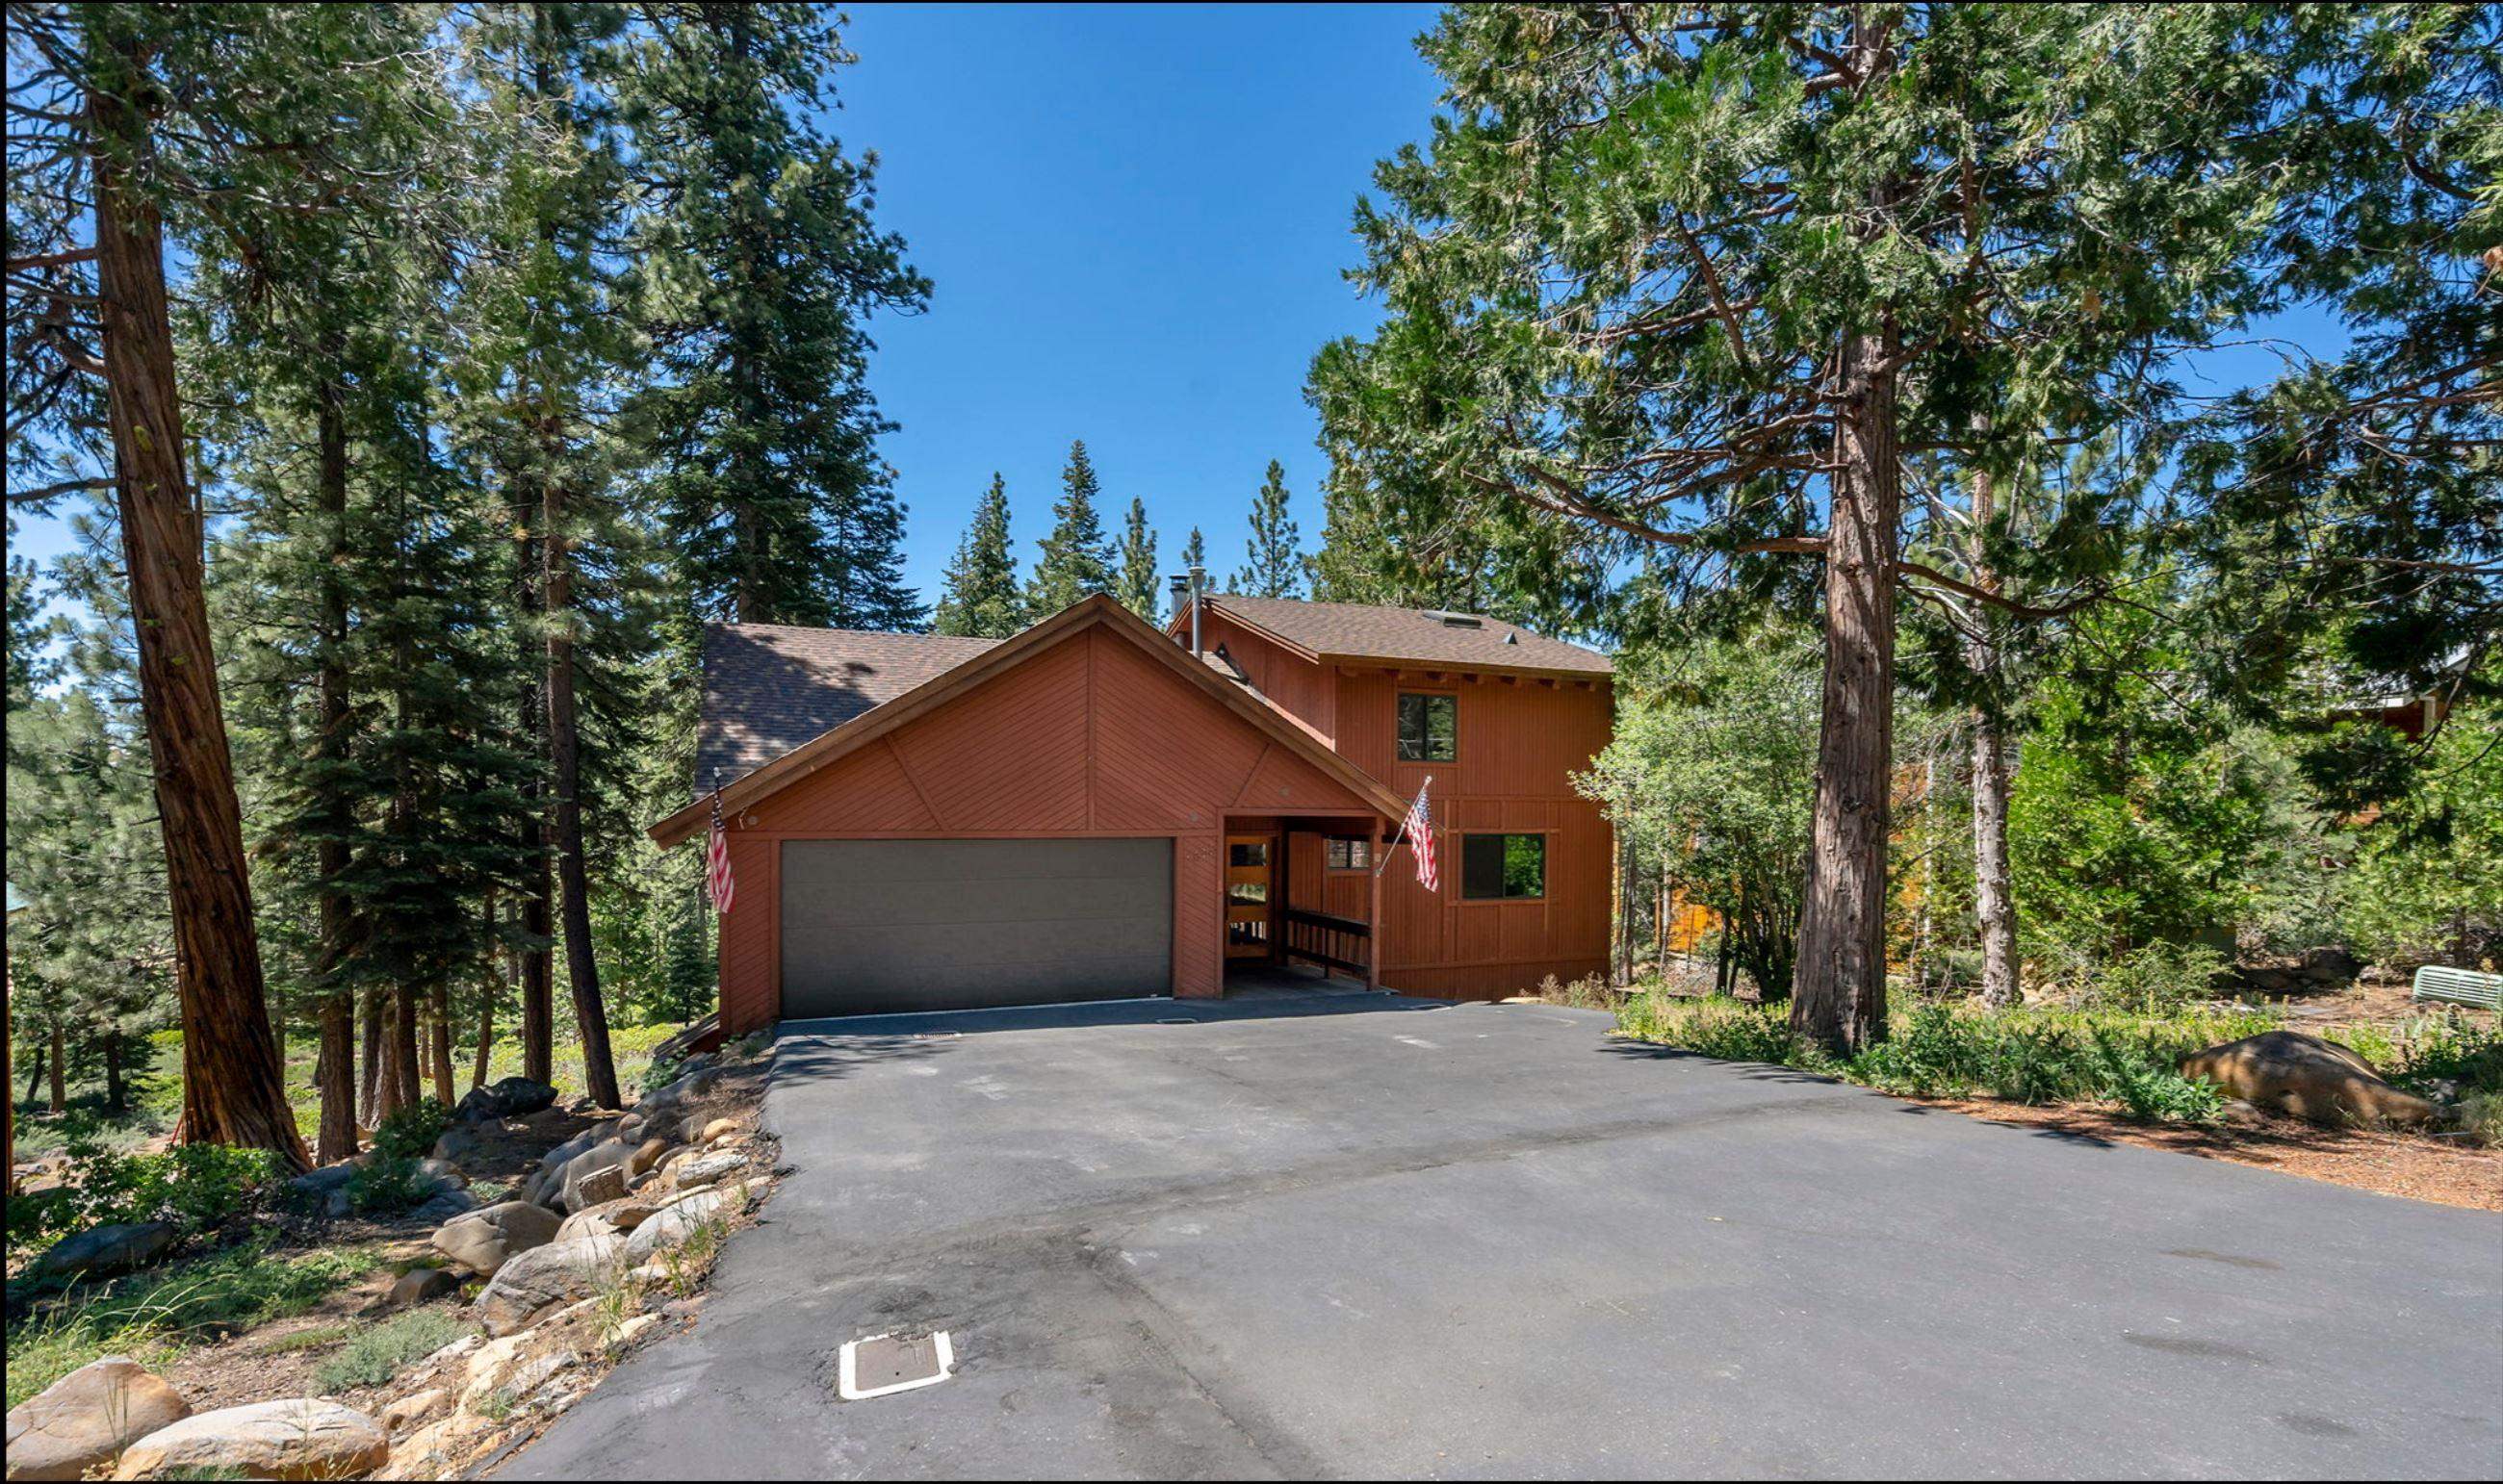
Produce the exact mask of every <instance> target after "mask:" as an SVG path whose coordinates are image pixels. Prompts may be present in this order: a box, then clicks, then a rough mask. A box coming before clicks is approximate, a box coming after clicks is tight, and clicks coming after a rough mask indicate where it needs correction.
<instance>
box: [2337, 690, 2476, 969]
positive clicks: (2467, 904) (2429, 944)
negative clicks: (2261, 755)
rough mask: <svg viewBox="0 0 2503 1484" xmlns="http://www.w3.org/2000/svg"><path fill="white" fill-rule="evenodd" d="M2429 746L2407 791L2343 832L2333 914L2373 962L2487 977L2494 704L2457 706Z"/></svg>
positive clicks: (2351, 939) (2358, 947)
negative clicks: (2345, 841)
mask: <svg viewBox="0 0 2503 1484" xmlns="http://www.w3.org/2000/svg"><path fill="white" fill-rule="evenodd" d="M2489 662H2490V661H2489ZM2372 725H2379V724H2372ZM2431 740H2432V745H2431V746H2430V747H2429V748H2427V749H2426V754H2425V757H2424V759H2423V761H2422V763H2421V765H2420V766H2419V767H2418V768H2417V770H2416V781H2415V786H2414V787H2412V788H2411V789H2409V790H2408V791H2407V792H2406V793H2404V794H2402V795H2400V796H2399V797H2397V798H2395V799H2393V800H2392V801H2391V803H2390V804H2389V806H2388V807H2387V808H2386V809H2384V810H2383V811H2382V812H2380V813H2378V814H2377V815H2375V816H2374V817H2373V818H2371V819H2369V820H2366V821H2362V822H2359V823H2358V824H2356V825H2355V826H2353V827H2352V828H2351V830H2350V834H2351V835H2352V837H2353V840H2354V845H2355V852H2354V865H2353V869H2352V871H2351V873H2350V874H2349V875H2348V876H2347V877H2346V878H2345V879H2344V880H2343V881H2342V882H2341V883H2340V895H2341V897H2342V898H2343V900H2342V901H2341V903H2340V907H2341V917H2342V919H2343V922H2344V927H2345V928H2346V933H2347V936H2348V938H2349V940H2350V941H2351V942H2352V943H2353V944H2354V946H2355V948H2356V949H2357V950H2358V951H2359V952H2361V953H2362V954H2363V955H2364V956H2365V957H2366V958H2368V959H2370V960H2373V961H2377V962H2382V963H2386V964H2393V965H2396V964H2403V963H2405V962H2407V961H2410V960H2412V959H2416V960H2425V959H2437V958H2438V959H2446V960H2449V961H2452V962H2454V963H2464V964H2470V965H2475V966H2479V967H2483V968H2486V969H2488V970H2492V969H2494V968H2496V967H2497V965H2498V961H2503V706H2498V705H2497V704H2496V703H2495V702H2493V701H2491V700H2481V701H2477V702H2474V703H2472V704H2470V705H2467V706H2463V707H2461V708H2460V709H2458V710H2456V711H2453V712H2452V713H2451V714H2450V715H2449V716H2448V717H2446V718H2445V719H2444V721H2443V723H2442V725H2441V727H2440V729H2439V730H2438V731H2436V732H2435V733H2434V735H2433V737H2432V739H2431Z"/></svg>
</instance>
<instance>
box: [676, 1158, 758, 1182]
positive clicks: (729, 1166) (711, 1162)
mask: <svg viewBox="0 0 2503 1484" xmlns="http://www.w3.org/2000/svg"><path fill="white" fill-rule="evenodd" d="M746 1167H747V1156H746V1155H744V1154H741V1153H740V1152H738V1151H737V1150H736V1149H724V1150H719V1151H717V1152H715V1153H712V1154H700V1155H698V1156H696V1157H695V1158H694V1159H692V1160H687V1161H684V1162H682V1163H680V1164H677V1165H676V1166H674V1169H675V1173H674V1176H673V1178H674V1179H675V1180H676V1181H677V1184H678V1189H680V1190H682V1191H691V1190H695V1189H698V1188H699V1187H702V1186H706V1185H710V1184H712V1183H713V1182H714V1181H716V1180H719V1179H721V1178H722V1177H723V1176H725V1175H734V1174H737V1172H738V1171H740V1170H742V1169H745V1168H746Z"/></svg>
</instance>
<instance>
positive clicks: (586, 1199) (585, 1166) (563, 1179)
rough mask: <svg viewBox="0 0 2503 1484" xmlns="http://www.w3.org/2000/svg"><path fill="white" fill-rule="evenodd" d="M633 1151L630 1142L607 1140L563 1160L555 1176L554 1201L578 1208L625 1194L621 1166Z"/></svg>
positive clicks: (623, 1175) (631, 1155)
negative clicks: (563, 1163)
mask: <svg viewBox="0 0 2503 1484" xmlns="http://www.w3.org/2000/svg"><path fill="white" fill-rule="evenodd" d="M632 1158H634V1145H632V1144H629V1143H627V1142H625V1141H624V1140H622V1139H608V1140H605V1141H604V1142H601V1143H598V1144H594V1145H592V1146H591V1147H590V1148H589V1149H586V1150H584V1151H583V1152H582V1153H580V1154H578V1155H575V1156H574V1157H573V1158H572V1159H570V1160H567V1161H566V1162H565V1167H564V1168H563V1169H562V1170H560V1171H559V1172H558V1175H557V1198H558V1200H559V1201H560V1202H562V1203H563V1205H564V1207H565V1209H566V1210H568V1211H579V1210H582V1209H583V1208H585V1207H586V1206H596V1205H598V1204H600V1202H601V1201H603V1200H614V1199H616V1198H617V1197H620V1196H623V1195H625V1194H626V1176H627V1173H628V1171H627V1170H626V1169H625V1167H624V1166H625V1164H626V1162H627V1161H628V1160H630V1159H632ZM612 1171H613V1172H614V1173H611V1172H612Z"/></svg>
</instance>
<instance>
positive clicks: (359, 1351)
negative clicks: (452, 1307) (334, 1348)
mask: <svg viewBox="0 0 2503 1484" xmlns="http://www.w3.org/2000/svg"><path fill="white" fill-rule="evenodd" d="M462 1333H463V1326H462V1324H461V1321H459V1320H458V1319H455V1318H453V1317H452V1316H451V1315H450V1314H447V1313H445V1312H444V1311H443V1310H441V1309H439V1308H435V1309H413V1310H411V1311H410V1312H408V1313H406V1314H402V1315H399V1316H398V1317H397V1318H394V1319H388V1320H385V1321H384V1322H383V1323H381V1324H378V1325H375V1326H374V1327H373V1328H371V1329H369V1330H362V1331H360V1332H358V1333H357V1334H356V1335H355V1336H354V1337H352V1338H351V1339H350V1340H349V1341H348V1343H347V1344H346V1345H344V1346H342V1347H341V1348H340V1351H339V1353H338V1354H336V1355H334V1356H331V1357H330V1358H329V1359H327V1360H326V1361H324V1362H323V1363H322V1364H321V1365H319V1366H315V1367H314V1369H313V1384H314V1385H315V1386H317V1387H319V1388H320V1389H321V1390H322V1392H323V1393H324V1394H325V1395H331V1394H335V1393H338V1392H343V1391H354V1390H355V1389H357V1388H358V1387H360V1386H380V1385H382V1384H383V1383H384V1382H386V1381H388V1380H390V1379H391V1378H392V1377H394V1376H395V1375H398V1374H399V1373H400V1371H401V1369H403V1368H404V1367H405V1366H407V1365H408V1364H409V1363H410V1362H412V1361H419V1360H424V1359H425V1358H426V1357H428V1356H429V1355H432V1354H433V1353H434V1352H436V1351H437V1350H440V1349H442V1348H443V1347H444V1346H446V1345H448V1344H451V1343H452V1342H453V1341H454V1340H456V1339H459V1338H460V1337H461V1335H462Z"/></svg>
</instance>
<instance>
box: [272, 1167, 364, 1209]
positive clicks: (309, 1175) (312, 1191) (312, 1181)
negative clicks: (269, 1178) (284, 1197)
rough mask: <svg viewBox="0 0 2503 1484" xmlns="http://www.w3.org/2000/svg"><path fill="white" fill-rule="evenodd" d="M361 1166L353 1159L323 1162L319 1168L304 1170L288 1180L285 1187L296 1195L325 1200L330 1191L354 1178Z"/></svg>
mask: <svg viewBox="0 0 2503 1484" xmlns="http://www.w3.org/2000/svg"><path fill="white" fill-rule="evenodd" d="M362 1167H363V1166H361V1165H360V1164H358V1163H357V1162H356V1161H354V1160H341V1161H340V1162H339V1163H338V1164H325V1165H323V1166H322V1167H321V1168H319V1169H308V1170H306V1171H305V1172H304V1173H302V1174H300V1175H297V1176H296V1177H295V1178H294V1179H292V1180H290V1181H288V1182H287V1188H288V1189H289V1190H290V1191H292V1192H294V1193H295V1194H296V1195H298V1196H302V1197H308V1198H310V1199H317V1200H324V1201H326V1200H327V1198H328V1197H329V1195H330V1193H331V1192H332V1191H335V1190H338V1189H340V1188H341V1187H342V1186H345V1185H346V1184H347V1183H348V1182H349V1181H350V1180H353V1179H355V1178H356V1176H357V1171H358V1170H359V1169H360V1168H362Z"/></svg>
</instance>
